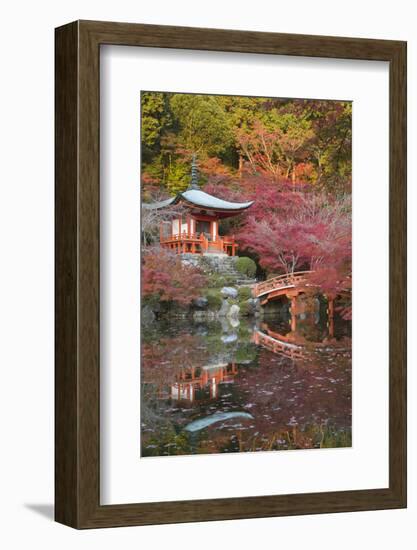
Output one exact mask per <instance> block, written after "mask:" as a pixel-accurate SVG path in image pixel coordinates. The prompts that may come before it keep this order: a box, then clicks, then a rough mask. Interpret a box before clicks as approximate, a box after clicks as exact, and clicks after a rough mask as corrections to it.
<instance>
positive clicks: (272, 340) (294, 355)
mask: <svg viewBox="0 0 417 550" xmlns="http://www.w3.org/2000/svg"><path fill="white" fill-rule="evenodd" d="M252 341H253V342H254V343H255V344H256V345H258V346H262V347H264V348H266V349H268V350H269V351H272V353H276V354H278V355H284V356H285V357H289V358H290V359H305V360H307V359H311V360H313V359H314V358H315V357H317V354H320V355H323V354H330V355H339V354H344V353H350V350H351V343H350V340H349V341H348V340H347V339H343V340H341V341H337V340H336V339H334V338H332V337H329V339H328V340H327V341H323V342H308V341H307V340H306V339H305V338H302V337H300V336H298V335H296V334H293V333H290V334H289V335H284V334H279V333H277V332H275V331H272V330H270V329H269V328H268V326H267V325H266V324H263V325H262V327H261V330H256V331H255V332H254V333H253V336H252Z"/></svg>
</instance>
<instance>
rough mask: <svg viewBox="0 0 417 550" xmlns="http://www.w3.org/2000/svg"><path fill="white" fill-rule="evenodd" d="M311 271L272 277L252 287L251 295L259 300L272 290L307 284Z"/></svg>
mask: <svg viewBox="0 0 417 550" xmlns="http://www.w3.org/2000/svg"><path fill="white" fill-rule="evenodd" d="M312 273H313V271H296V272H294V273H285V274H284V275H279V276H278V277H272V278H271V279H268V280H267V281H263V282H261V283H258V284H257V285H255V286H254V287H253V291H252V292H253V295H254V297H255V298H259V297H260V296H263V295H265V294H268V293H269V292H272V291H274V290H279V289H283V288H293V287H296V286H300V285H303V284H306V283H308V281H309V278H310V275H311V274H312Z"/></svg>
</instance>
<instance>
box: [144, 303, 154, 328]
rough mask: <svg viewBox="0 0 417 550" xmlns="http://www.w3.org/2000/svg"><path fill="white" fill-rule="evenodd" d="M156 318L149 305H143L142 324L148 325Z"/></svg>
mask: <svg viewBox="0 0 417 550" xmlns="http://www.w3.org/2000/svg"><path fill="white" fill-rule="evenodd" d="M155 319H156V316H155V313H154V312H153V310H152V308H151V306H144V307H143V308H142V312H141V322H142V325H145V326H146V325H150V324H151V323H153V322H154V321H155Z"/></svg>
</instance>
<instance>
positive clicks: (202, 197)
mask: <svg viewBox="0 0 417 550" xmlns="http://www.w3.org/2000/svg"><path fill="white" fill-rule="evenodd" d="M178 196H180V197H182V198H183V199H184V200H185V201H187V202H188V203H191V204H194V205H195V206H199V207H200V208H210V209H212V210H232V211H233V210H236V211H237V210H245V209H246V208H249V207H250V206H252V204H253V202H254V201H249V202H231V201H225V200H223V199H219V198H217V197H213V195H209V194H208V193H206V192H205V191H201V190H200V189H189V190H187V191H184V192H183V193H179V194H178V195H177V197H178Z"/></svg>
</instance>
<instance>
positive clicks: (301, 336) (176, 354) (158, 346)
mask: <svg viewBox="0 0 417 550" xmlns="http://www.w3.org/2000/svg"><path fill="white" fill-rule="evenodd" d="M293 316H295V317H296V319H295V322H294V319H293ZM329 321H330V316H329V311H328V308H327V312H326V310H325V309H323V307H321V310H320V311H315V312H313V313H301V314H297V315H296V314H295V311H293V312H292V313H291V310H288V308H285V307H281V310H280V312H278V314H277V312H276V311H274V313H273V314H272V315H270V316H268V315H266V317H265V319H264V322H263V323H260V324H257V325H255V326H253V325H251V324H250V323H244V322H242V323H241V325H240V326H239V327H238V328H237V329H232V328H231V327H229V329H227V330H229V334H227V336H228V338H225V337H224V336H225V334H224V330H225V327H224V326H223V327H222V326H221V325H220V324H219V323H216V322H213V323H209V324H205V325H204V324H199V325H196V324H194V323H184V322H183V323H176V324H175V327H173V326H172V323H171V324H166V325H165V324H164V323H158V325H157V326H156V327H154V330H153V331H152V332H150V333H149V334H147V335H146V338H145V340H144V342H143V353H142V366H141V386H142V391H141V394H142V397H141V427H142V429H141V454H142V456H161V455H178V454H196V453H219V452H220V453H222V452H239V451H265V450H285V449H293V448H318V447H323V446H331V447H338V446H339V447H340V446H350V444H351V439H350V438H351V352H350V323H349V322H345V321H343V320H342V319H340V318H338V316H337V315H334V319H333V325H332V324H331V323H330V322H329ZM232 333H233V334H234V335H235V336H236V338H235V339H233V338H230V335H231V334H232ZM191 424H192V425H193V426H195V425H196V424H197V425H198V429H195V430H193V431H192V433H190V431H189V430H187V427H188V426H190V425H191ZM200 424H201V429H200V428H199V426H200Z"/></svg>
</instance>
